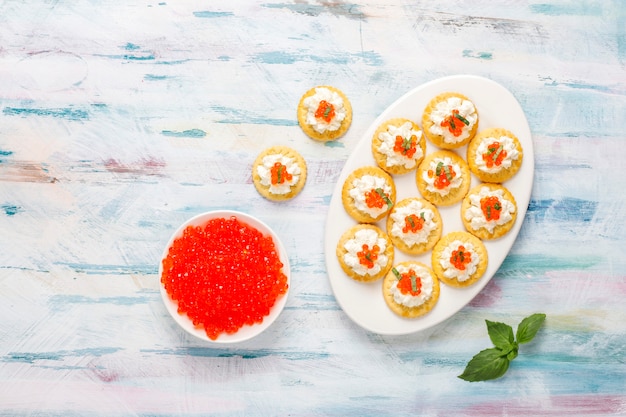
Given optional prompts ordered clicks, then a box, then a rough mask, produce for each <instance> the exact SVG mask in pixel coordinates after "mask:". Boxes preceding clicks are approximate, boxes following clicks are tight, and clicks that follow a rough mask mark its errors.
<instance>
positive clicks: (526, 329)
mask: <svg viewBox="0 0 626 417" xmlns="http://www.w3.org/2000/svg"><path fill="white" fill-rule="evenodd" d="M545 319H546V315H545V314H543V313H537V314H533V315H531V316H528V317H526V318H525V319H524V320H522V321H521V323H520V324H519V326H517V335H516V338H517V343H520V344H522V343H528V342H530V341H531V340H533V338H534V337H535V335H536V334H537V332H538V331H539V328H541V325H542V324H543V322H544V321H545Z"/></svg>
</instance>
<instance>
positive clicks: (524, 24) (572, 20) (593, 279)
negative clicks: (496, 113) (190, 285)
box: [0, 0, 626, 416]
mask: <svg viewBox="0 0 626 417" xmlns="http://www.w3.org/2000/svg"><path fill="white" fill-rule="evenodd" d="M451 74H475V75H481V76H484V77H487V78H491V79H493V80H495V81H497V82H499V83H501V84H502V85H504V86H505V87H507V88H508V89H509V90H510V91H511V92H512V93H513V94H514V95H515V96H516V98H517V99H518V100H519V102H520V104H521V105H522V107H523V109H524V111H525V112H526V115H527V118H528V121H529V124H530V127H531V131H532V134H533V143H534V149H535V183H534V186H533V192H532V197H531V202H530V205H529V208H528V212H527V215H526V217H525V219H524V225H523V227H522V230H521V233H520V235H519V237H518V239H517V241H516V244H515V245H514V247H513V249H512V251H511V253H510V255H509V256H508V258H507V259H506V260H505V262H504V264H503V265H502V267H501V268H500V270H499V272H498V273H497V274H496V276H495V277H494V279H493V280H492V281H491V282H490V283H489V284H488V286H487V287H486V288H485V289H484V290H483V291H482V292H481V293H480V294H479V295H478V297H477V298H476V299H474V301H472V303H471V304H470V305H468V306H467V307H466V308H464V309H463V310H461V311H460V312H459V313H458V314H456V315H455V316H453V317H452V318H450V319H449V320H447V321H445V322H444V323H442V324H440V325H438V326H436V327H435V328H432V329H429V330H427V331H424V332H422V333H418V334H414V335H409V336H394V337H390V336H380V335H376V334H371V333H368V332H367V331H365V330H363V329H361V328H360V327H358V326H356V325H355V324H354V323H352V322H351V321H350V319H349V318H347V316H346V315H345V314H344V313H343V312H342V310H341V309H340V308H339V306H338V305H337V303H336V301H335V298H334V296H333V294H332V290H331V288H330V284H329V281H328V277H327V275H326V267H325V262H324V253H323V251H324V225H325V222H326V215H327V211H328V204H329V201H330V198H331V195H332V192H333V188H334V185H335V182H336V179H337V178H338V176H339V174H340V172H341V169H342V167H343V163H344V162H345V161H346V159H347V157H348V156H349V155H350V153H351V151H352V149H353V148H354V147H355V145H356V143H357V142H358V141H359V140H361V138H362V134H363V132H364V131H365V130H366V129H367V128H368V126H369V125H370V123H372V121H373V120H374V119H375V118H376V117H377V116H378V115H379V114H380V113H381V112H382V111H383V110H384V109H385V108H386V107H387V106H389V105H390V104H391V103H392V102H394V101H395V100H396V99H397V98H399V97H400V96H401V95H403V94H404V93H406V92H407V91H409V90H410V89H412V88H414V87H416V86H418V85H420V84H422V83H424V82H427V81H430V80H432V79H435V78H438V77H441V76H446V75H451ZM319 84H330V85H335V86H337V87H339V88H341V89H342V90H343V91H344V92H346V94H347V95H348V96H349V98H350V100H351V102H352V105H353V108H354V121H353V125H352V127H351V128H350V131H349V132H348V134H347V135H346V136H345V137H344V138H342V139H340V140H338V141H337V142H333V143H329V144H326V145H324V144H322V143H318V142H314V141H312V140H310V139H308V138H307V137H306V136H305V135H304V134H303V133H302V131H301V130H300V128H299V127H298V125H297V121H296V118H295V109H296V105H297V102H298V100H299V98H300V96H301V95H302V93H303V92H304V91H306V90H307V89H309V88H310V87H312V86H315V85H319ZM625 116H626V4H625V3H624V2H621V1H618V0H614V1H586V2H561V1H548V2H544V3H531V4H526V3H525V2H503V1H500V2H473V1H464V2H457V1H444V2H422V1H404V2H397V1H395V2H386V1H382V0H381V1H368V2H364V3H363V4H356V3H345V2H316V1H295V2H278V3H259V2H254V1H249V0H248V1H238V2H227V1H212V2H204V3H203V2H178V1H163V2H156V1H155V2H153V1H135V2H122V1H110V2H102V3H100V2H95V3H94V2H70V1H52V2H35V1H24V2H10V1H5V2H1V3H0V245H1V248H2V250H1V252H0V415H3V416H4V415H6V416H17V415H46V416H48V415H52V416H55V415H58V416H70V415H90V416H94V415H109V416H110V415H113V416H116V415H119V416H122V415H130V416H143V415H162V416H177V415H194V414H195V415H210V414H214V415H233V416H234V415H342V416H343V415H362V416H364V415H373V416H381V415H393V416H396V415H409V414H410V415H421V416H450V415H454V416H477V415H480V416H496V415H515V416H541V415H549V416H557V415H558V416H560V415H584V416H603V415H625V414H626V308H625V307H624V297H625V296H626V273H625V272H624V271H625V270H626V262H625V261H624V259H625V258H624V245H625V244H626V239H625V238H624V226H625V225H626V208H625V206H626V193H625V192H624V189H626V177H625V176H624V172H626V171H625V168H626V163H625V157H624V145H625V144H626V117H625ZM274 144H285V145H289V146H292V147H294V148H296V149H298V150H299V151H300V152H301V153H302V155H303V156H304V157H305V159H306V160H307V163H308V166H309V177H308V181H307V184H306V186H305V189H304V191H303V192H302V194H301V195H300V196H298V197H297V198H296V199H294V200H292V201H290V202H288V203H281V204H276V203H271V202H268V201H267V200H264V199H263V198H261V197H260V196H259V195H258V194H257V193H256V191H255V189H254V187H253V185H252V183H251V173H250V167H251V164H252V161H253V160H254V158H255V157H256V155H258V153H259V152H261V150H263V149H265V148H266V147H268V146H270V145H274ZM216 208H228V209H236V210H242V211H246V212H248V213H250V214H253V215H255V216H257V217H259V218H261V219H262V220H264V221H265V222H266V223H268V224H269V225H270V226H272V227H273V228H274V229H275V231H276V232H277V233H278V234H279V235H280V236H281V239H282V240H283V243H285V245H286V246H287V249H288V251H289V257H290V261H291V264H292V285H291V292H290V296H289V299H288V302H287V307H286V309H285V311H284V312H283V314H282V315H281V316H280V317H279V319H278V320H277V322H276V323H274V325H273V326H272V327H270V329H269V330H268V331H267V332H266V333H265V334H263V335H261V336H259V337H257V338H255V339H252V340H250V341H248V342H245V343H242V344H240V345H237V346H235V347H231V348H223V347H217V348H215V347H213V346H210V345H207V344H206V343H203V342H201V341H198V340H195V339H193V338H191V337H190V336H187V335H186V334H185V333H183V332H182V331H181V330H179V329H178V328H177V327H176V325H175V323H174V322H173V320H172V319H171V318H170V317H169V316H168V314H167V312H166V310H165V308H164V306H163V304H162V302H161V299H160V295H159V278H158V276H157V275H158V274H157V268H158V262H159V259H160V256H161V252H162V250H163V247H164V245H165V243H166V242H167V240H168V238H169V236H170V234H171V233H172V232H173V231H174V230H175V228H176V227H178V225H179V224H181V223H182V222H183V221H185V220H186V219H187V218H189V217H191V216H193V215H195V214H198V213H200V212H203V211H207V210H212V209H216ZM539 311H540V312H545V313H546V314H547V316H548V318H547V321H546V324H545V327H544V328H543V329H542V330H541V333H540V334H539V336H538V337H537V339H536V340H535V341H534V342H532V343H531V344H529V345H524V346H523V347H522V349H521V351H520V356H519V357H518V358H517V359H516V360H515V361H514V362H513V364H512V366H511V369H510V370H509V372H508V373H507V375H506V376H505V377H503V378H502V379H499V380H496V381H493V382H487V383H474V384H470V383H467V382H464V381H462V380H460V379H458V378H457V377H456V376H457V375H459V374H460V373H461V371H462V370H463V367H464V365H465V364H466V362H467V361H468V360H469V359H470V358H471V357H472V355H474V354H475V353H477V352H478V351H479V350H481V349H484V348H487V347H489V346H490V341H489V339H488V337H487V334H486V328H485V325H484V320H485V319H490V320H498V321H504V322H508V323H511V324H516V323H517V322H518V321H519V320H521V319H522V318H523V317H524V316H526V315H528V314H531V313H533V312H539Z"/></svg>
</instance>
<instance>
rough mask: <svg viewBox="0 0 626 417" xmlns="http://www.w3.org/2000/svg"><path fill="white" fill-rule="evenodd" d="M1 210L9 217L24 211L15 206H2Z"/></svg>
mask: <svg viewBox="0 0 626 417" xmlns="http://www.w3.org/2000/svg"><path fill="white" fill-rule="evenodd" d="M0 208H2V210H3V211H4V214H6V215H7V216H15V215H16V214H17V213H19V212H20V211H22V208H21V207H19V206H14V205H12V204H5V205H3V206H0Z"/></svg>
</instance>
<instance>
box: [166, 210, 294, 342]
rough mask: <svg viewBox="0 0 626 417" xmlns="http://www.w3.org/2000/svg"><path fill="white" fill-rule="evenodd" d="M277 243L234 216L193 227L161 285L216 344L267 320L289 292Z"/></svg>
mask: <svg viewBox="0 0 626 417" xmlns="http://www.w3.org/2000/svg"><path fill="white" fill-rule="evenodd" d="M282 268H283V264H282V262H281V261H280V258H279V256H278V252H277V249H276V247H275V245H274V240H273V239H272V237H271V236H264V235H263V234H262V233H261V232H260V231H259V230H257V229H256V228H254V227H252V226H249V225H247V224H246V223H244V222H242V221H240V220H238V219H237V218H236V217H235V216H232V217H230V218H216V219H211V220H209V221H208V222H207V223H206V224H204V225H203V226H188V227H187V228H186V229H185V230H184V231H183V235H182V236H181V237H179V238H177V239H176V240H175V241H174V243H173V244H172V246H171V247H170V249H169V252H168V254H167V256H166V257H165V259H163V274H162V276H161V283H162V284H163V286H164V287H165V290H166V291H167V293H168V294H169V296H170V298H171V299H172V300H174V301H176V302H177V303H178V313H179V314H186V315H187V316H188V317H189V319H191V321H192V322H193V324H194V326H196V327H197V328H203V329H204V330H205V331H206V334H207V336H208V337H209V338H210V339H211V340H215V339H217V338H218V336H219V335H220V334H222V333H226V334H233V333H236V332H237V331H238V330H239V329H240V328H241V327H242V326H244V325H246V324H247V325H252V324H255V323H261V322H263V318H264V317H265V316H267V315H269V313H270V309H271V308H272V306H273V305H274V303H275V302H276V300H277V299H278V298H279V297H280V296H282V295H283V294H285V293H286V292H287V288H288V284H287V276H286V275H285V274H284V273H283V270H282Z"/></svg>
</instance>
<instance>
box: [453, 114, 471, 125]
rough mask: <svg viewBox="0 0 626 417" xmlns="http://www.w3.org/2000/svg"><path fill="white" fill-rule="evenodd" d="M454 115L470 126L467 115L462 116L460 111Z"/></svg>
mask: <svg viewBox="0 0 626 417" xmlns="http://www.w3.org/2000/svg"><path fill="white" fill-rule="evenodd" d="M454 117H456V118H457V119H459V120H460V121H462V122H463V123H464V124H465V126H469V121H468V120H467V119H466V118H465V117H463V116H461V115H460V114H458V113H454Z"/></svg>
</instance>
